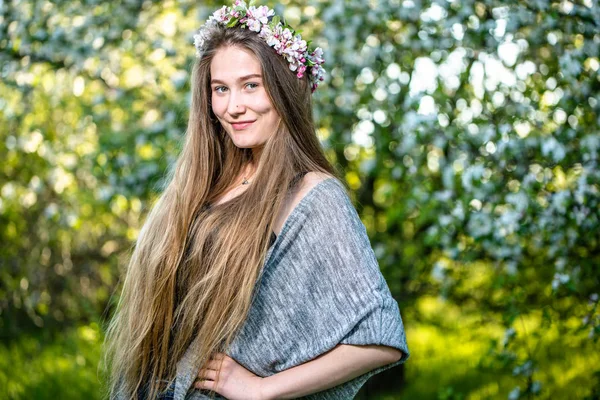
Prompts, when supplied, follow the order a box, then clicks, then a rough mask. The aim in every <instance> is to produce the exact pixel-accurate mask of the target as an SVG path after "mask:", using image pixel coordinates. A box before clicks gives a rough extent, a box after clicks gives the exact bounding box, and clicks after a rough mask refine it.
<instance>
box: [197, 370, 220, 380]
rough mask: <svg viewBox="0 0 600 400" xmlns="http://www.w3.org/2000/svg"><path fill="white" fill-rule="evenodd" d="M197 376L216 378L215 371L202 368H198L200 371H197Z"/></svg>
mask: <svg viewBox="0 0 600 400" xmlns="http://www.w3.org/2000/svg"><path fill="white" fill-rule="evenodd" d="M198 378H200V379H208V380H211V381H214V380H215V379H217V371H216V370H212V369H204V368H203V369H201V370H200V372H198Z"/></svg>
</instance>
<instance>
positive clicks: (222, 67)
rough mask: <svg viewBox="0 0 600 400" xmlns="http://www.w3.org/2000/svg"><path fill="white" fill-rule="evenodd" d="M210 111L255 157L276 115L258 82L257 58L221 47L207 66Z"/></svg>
mask: <svg viewBox="0 0 600 400" xmlns="http://www.w3.org/2000/svg"><path fill="white" fill-rule="evenodd" d="M210 75H211V82H210V87H211V98H212V111H213V113H214V114H215V115H216V117H217V119H218V120H219V122H220V123H221V125H222V126H223V128H224V129H225V131H226V132H227V134H228V135H229V137H230V138H231V140H232V141H233V143H234V144H235V145H236V146H237V147H240V148H251V149H252V151H253V153H254V154H255V155H256V154H259V152H260V150H261V148H262V146H263V145H264V144H265V142H266V141H267V139H269V137H271V135H272V134H273V133H275V130H276V128H277V124H278V122H279V115H278V114H277V111H276V110H275V108H274V107H273V104H272V103H271V99H270V98H269V96H268V94H267V91H266V89H265V86H264V81H263V79H262V69H261V66H260V62H259V61H258V58H256V57H255V56H254V55H253V54H252V53H250V52H249V51H247V50H244V49H242V48H239V47H233V46H229V47H223V48H221V49H219V50H217V52H216V53H215V55H214V57H213V59H212V61H211V64H210Z"/></svg>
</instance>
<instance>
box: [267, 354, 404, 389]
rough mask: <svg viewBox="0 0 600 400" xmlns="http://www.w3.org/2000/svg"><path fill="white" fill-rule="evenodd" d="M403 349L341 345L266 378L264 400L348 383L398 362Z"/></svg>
mask: <svg viewBox="0 0 600 400" xmlns="http://www.w3.org/2000/svg"><path fill="white" fill-rule="evenodd" d="M401 357H402V352H401V351H399V350H397V349H395V348H393V347H388V346H377V345H368V346H354V345H347V344H340V345H337V346H336V347H334V348H333V349H332V350H330V351H328V352H327V353H324V354H322V355H320V356H319V357H317V358H315V359H313V360H311V361H308V362H306V363H304V364H301V365H298V366H296V367H293V368H290V369H287V370H285V371H282V372H279V373H277V374H275V375H271V376H269V377H266V378H263V380H262V394H263V396H262V397H263V399H266V400H270V399H295V398H298V397H302V396H306V395H308V394H311V393H315V392H320V391H322V390H325V389H329V388H332V387H334V386H337V385H339V384H341V383H344V382H347V381H349V380H351V379H353V378H356V377H357V376H360V375H363V374H365V373H367V372H369V371H371V370H373V369H375V368H378V367H381V366H383V365H387V364H390V363H393V362H396V361H398V360H399V359H400V358H401Z"/></svg>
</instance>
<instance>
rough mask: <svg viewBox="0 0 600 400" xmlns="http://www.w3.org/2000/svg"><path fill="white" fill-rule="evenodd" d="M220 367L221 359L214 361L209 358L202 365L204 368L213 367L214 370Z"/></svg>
mask: <svg viewBox="0 0 600 400" xmlns="http://www.w3.org/2000/svg"><path fill="white" fill-rule="evenodd" d="M220 367H221V361H216V360H210V361H209V362H207V363H206V365H205V366H204V368H206V369H214V370H215V371H216V370H218V369H219V368H220Z"/></svg>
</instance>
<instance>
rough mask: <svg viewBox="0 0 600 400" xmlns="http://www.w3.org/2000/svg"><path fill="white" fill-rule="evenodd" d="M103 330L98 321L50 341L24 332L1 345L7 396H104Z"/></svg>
mask: <svg viewBox="0 0 600 400" xmlns="http://www.w3.org/2000/svg"><path fill="white" fill-rule="evenodd" d="M101 340H102V332H101V331H100V329H99V327H98V325H97V324H90V325H83V326H80V327H79V328H77V329H73V330H69V331H68V332H67V333H66V334H64V335H60V336H59V337H57V338H55V339H54V340H52V341H51V342H49V343H45V342H44V340H40V338H39V337H32V336H22V337H20V338H19V339H18V340H17V341H16V342H13V343H11V344H10V345H7V346H5V345H2V346H0V397H2V398H3V399H65V400H66V399H81V398H86V399H90V400H91V399H101V398H104V397H105V396H102V390H103V389H102V388H103V385H102V383H101V381H100V379H99V377H100V375H99V371H98V363H99V361H100V344H101Z"/></svg>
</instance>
